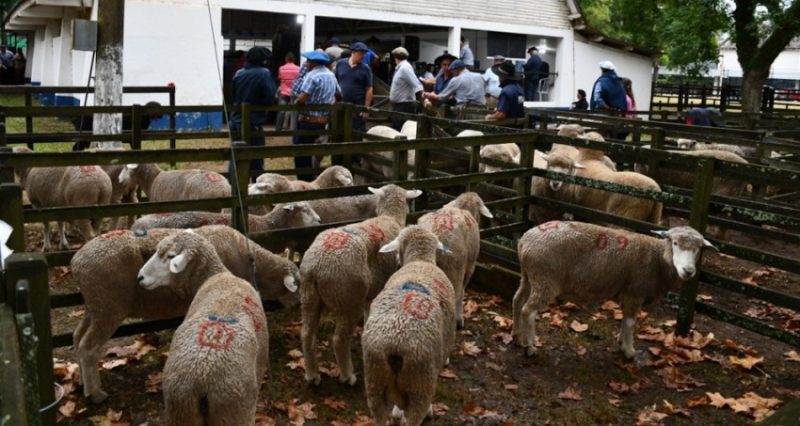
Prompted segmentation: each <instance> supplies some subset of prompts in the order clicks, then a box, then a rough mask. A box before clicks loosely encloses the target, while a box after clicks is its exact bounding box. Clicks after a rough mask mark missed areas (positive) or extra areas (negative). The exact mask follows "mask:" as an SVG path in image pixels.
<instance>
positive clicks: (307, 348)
mask: <svg viewBox="0 0 800 426" xmlns="http://www.w3.org/2000/svg"><path fill="white" fill-rule="evenodd" d="M301 311H302V316H303V328H302V330H301V338H302V341H303V356H304V357H305V370H306V374H305V375H306V382H308V383H311V384H314V385H319V382H320V380H321V378H320V376H319V365H318V364H317V332H318V331H319V319H320V316H321V314H322V306H321V305H320V304H319V301H315V302H309V303H303V305H302V308H301Z"/></svg>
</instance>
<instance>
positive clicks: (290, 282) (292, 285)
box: [283, 275, 297, 293]
mask: <svg viewBox="0 0 800 426" xmlns="http://www.w3.org/2000/svg"><path fill="white" fill-rule="evenodd" d="M283 286H284V287H286V289H287V290H289V291H290V292H292V293H295V292H297V283H296V282H295V280H294V277H293V276H291V275H287V276H285V277H283Z"/></svg>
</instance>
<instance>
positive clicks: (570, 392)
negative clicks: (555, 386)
mask: <svg viewBox="0 0 800 426" xmlns="http://www.w3.org/2000/svg"><path fill="white" fill-rule="evenodd" d="M558 398H559V399H567V400H571V401H581V400H583V398H581V392H580V391H579V390H577V389H575V388H574V387H572V386H569V387H567V388H566V389H564V391H562V392H559V393H558Z"/></svg>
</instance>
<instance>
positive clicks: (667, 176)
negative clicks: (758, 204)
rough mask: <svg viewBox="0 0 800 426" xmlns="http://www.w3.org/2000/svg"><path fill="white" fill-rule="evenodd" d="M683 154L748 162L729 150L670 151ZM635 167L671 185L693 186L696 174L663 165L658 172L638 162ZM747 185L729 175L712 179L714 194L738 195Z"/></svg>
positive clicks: (742, 162) (732, 161) (647, 146)
mask: <svg viewBox="0 0 800 426" xmlns="http://www.w3.org/2000/svg"><path fill="white" fill-rule="evenodd" d="M643 148H649V145H644V146H643ZM669 152H674V153H677V154H681V155H689V156H692V157H709V158H714V159H717V160H721V161H728V162H731V163H739V164H747V160H745V159H744V158H742V157H740V156H738V155H736V154H734V153H732V152H728V151H719V150H714V149H710V150H703V151H669ZM634 169H635V170H636V171H637V172H639V173H642V174H645V175H648V176H651V177H653V178H654V179H655V180H656V181H658V182H660V183H662V184H664V185H670V186H678V187H681V188H693V187H694V183H695V179H696V176H695V174H694V173H693V172H689V171H685V170H677V169H672V168H668V167H667V166H661V167H659V168H658V169H657V171H656V173H652V172H651V171H650V170H649V167H648V166H647V164H642V163H636V164H635V165H634ZM746 186H747V182H745V181H742V180H738V179H731V178H727V177H722V176H717V177H714V178H713V179H712V181H711V191H712V193H713V194H714V195H723V196H727V197H738V196H740V195H742V191H744V189H745V187H746Z"/></svg>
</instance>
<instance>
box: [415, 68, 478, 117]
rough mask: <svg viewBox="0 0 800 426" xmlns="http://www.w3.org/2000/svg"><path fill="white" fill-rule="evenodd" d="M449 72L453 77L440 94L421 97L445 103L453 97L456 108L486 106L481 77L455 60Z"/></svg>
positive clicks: (427, 94)
mask: <svg viewBox="0 0 800 426" xmlns="http://www.w3.org/2000/svg"><path fill="white" fill-rule="evenodd" d="M449 69H450V72H451V73H453V74H455V77H453V78H452V80H450V83H448V84H447V88H445V89H444V90H443V91H442V92H441V93H439V94H436V93H425V94H423V97H425V98H427V99H430V100H431V101H446V100H447V99H449V98H450V97H453V98H454V99H455V102H456V106H461V107H467V106H486V92H485V91H484V89H483V77H481V75H480V74H478V73H474V72H472V71H470V70H468V69H466V65H465V64H464V63H463V62H461V60H456V61H455V62H453V63H452V64H450V68H449Z"/></svg>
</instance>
